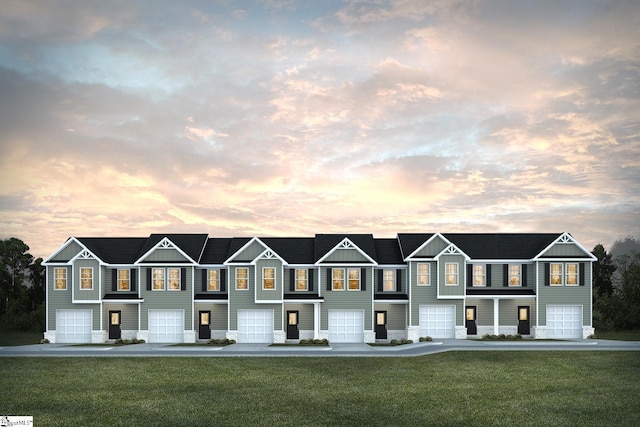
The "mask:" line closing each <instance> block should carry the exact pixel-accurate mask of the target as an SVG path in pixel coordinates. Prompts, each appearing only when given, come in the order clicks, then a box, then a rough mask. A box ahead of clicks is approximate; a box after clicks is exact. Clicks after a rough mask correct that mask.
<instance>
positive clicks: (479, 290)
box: [43, 233, 595, 343]
mask: <svg viewBox="0 0 640 427" xmlns="http://www.w3.org/2000/svg"><path fill="white" fill-rule="evenodd" d="M593 261H595V257H594V256H593V255H592V254H591V253H590V252H589V251H587V250H586V249H585V248H584V247H583V246H582V245H580V243H578V242H577V241H576V240H575V239H574V238H573V237H572V236H571V235H570V234H569V233H548V234H543V233H512V234H506V233H498V234H483V233H466V234H461V233H403V234H398V235H397V236H396V238H374V237H373V235H371V234H316V235H315V236H313V237H239V238H215V237H209V236H208V235H206V234H152V235H150V236H148V237H140V238H138V237H124V238H112V237H106V238H105V237H70V238H69V239H68V240H67V241H66V242H65V243H64V244H62V246H60V248H58V249H57V250H56V251H55V252H54V253H53V254H52V255H51V256H49V257H48V258H47V259H46V261H45V262H44V263H43V264H44V265H45V266H46V277H47V292H46V331H45V332H44V338H46V339H48V340H49V341H50V342H66V343H103V342H108V341H109V340H115V339H119V338H122V339H132V338H137V339H144V340H145V341H147V342H159V343H190V342H191V343H192V342H197V341H199V340H209V339H211V338H229V339H234V340H236V341H237V342H259V343H284V342H296V341H298V340H300V339H305V338H327V339H328V340H329V341H330V342H367V343H373V342H376V341H389V340H392V339H401V338H407V339H411V340H414V341H418V339H419V338H420V337H427V336H429V337H432V338H435V339H465V338H467V337H479V336H482V335H484V334H521V335H523V336H525V337H532V338H562V339H565V338H577V339H580V338H586V337H588V336H589V335H591V334H593V332H594V330H593V327H592V302H591V301H592V297H591V293H592V274H591V272H592V263H593Z"/></svg>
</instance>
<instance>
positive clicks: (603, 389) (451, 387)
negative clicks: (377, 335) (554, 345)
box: [0, 351, 640, 426]
mask: <svg viewBox="0 0 640 427" xmlns="http://www.w3.org/2000/svg"><path fill="white" fill-rule="evenodd" d="M0 378H2V387H0V412H2V413H3V414H13V415H32V416H33V417H34V424H35V425H38V426H49V425H65V426H76V425H77V426H80V425H82V426H87V425H108V426H111V425H124V424H127V425H136V426H144V425H172V426H198V425H201V426H209V425H225V426H226V425H242V426H246V425H250V426H254V425H256V426H280V425H289V426H300V425H306V426H320V425H323V426H324V425H326V426H335V425H345V426H360V425H362V426H394V425H395V426H425V425H447V426H452V425H453V426H455V425H459V426H473V425H477V426H485V425H505V426H506V425H508V426H511V425H554V426H562V425H620V426H627V425H629V426H630V425H640V411H638V409H637V408H638V405H637V399H638V396H639V395H640V357H639V355H638V353H637V352H604V351H602V352H595V351H594V352H582V351H580V352H569V351H562V352H543V351H538V352H520V351H511V352H487V351H482V352H480V351H478V352H450V353H441V354H436V355H431V356H425V357H419V358H352V357H346V358H315V357H314V358H307V357H301V358H3V359H0Z"/></svg>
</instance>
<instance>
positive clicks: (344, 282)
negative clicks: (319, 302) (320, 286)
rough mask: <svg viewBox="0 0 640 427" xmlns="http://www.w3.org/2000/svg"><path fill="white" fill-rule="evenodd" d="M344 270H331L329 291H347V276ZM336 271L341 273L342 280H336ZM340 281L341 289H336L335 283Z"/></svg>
mask: <svg viewBox="0 0 640 427" xmlns="http://www.w3.org/2000/svg"><path fill="white" fill-rule="evenodd" d="M345 270H346V269H344V268H333V269H331V290H332V291H336V292H343V291H345V290H346V289H347V275H346V271H345ZM336 271H342V279H336ZM338 280H341V281H342V289H340V288H336V281H338Z"/></svg>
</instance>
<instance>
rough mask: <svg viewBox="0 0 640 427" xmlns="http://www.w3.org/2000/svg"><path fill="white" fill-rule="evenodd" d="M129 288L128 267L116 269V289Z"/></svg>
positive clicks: (124, 289)
mask: <svg viewBox="0 0 640 427" xmlns="http://www.w3.org/2000/svg"><path fill="white" fill-rule="evenodd" d="M130 289H131V277H130V271H129V269H125V270H118V290H119V291H128V290H130Z"/></svg>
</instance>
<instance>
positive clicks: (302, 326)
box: [284, 304, 313, 331]
mask: <svg viewBox="0 0 640 427" xmlns="http://www.w3.org/2000/svg"><path fill="white" fill-rule="evenodd" d="M284 310H285V312H287V311H297V312H298V329H299V330H301V331H312V330H313V305H312V304H285V306H284ZM285 322H286V320H285Z"/></svg>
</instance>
